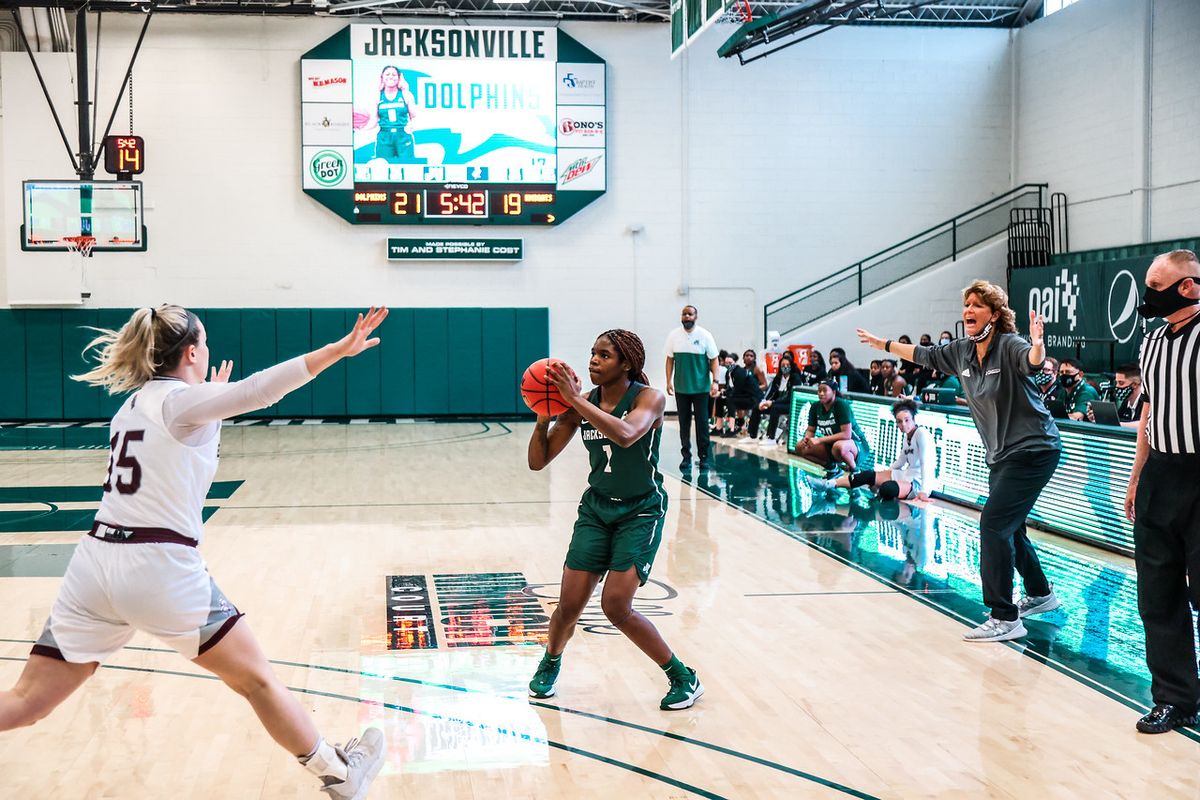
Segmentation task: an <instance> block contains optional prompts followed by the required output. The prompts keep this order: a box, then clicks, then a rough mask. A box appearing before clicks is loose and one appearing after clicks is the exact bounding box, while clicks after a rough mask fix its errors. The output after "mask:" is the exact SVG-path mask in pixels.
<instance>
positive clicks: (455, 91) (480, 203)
mask: <svg viewBox="0 0 1200 800" xmlns="http://www.w3.org/2000/svg"><path fill="white" fill-rule="evenodd" d="M605 77H606V76H605V63H604V61H603V59H601V58H600V57H599V56H597V55H596V54H595V53H593V52H592V51H591V50H588V49H587V48H586V47H584V46H583V45H581V44H580V43H579V42H577V41H576V40H575V39H573V38H572V37H570V36H568V35H567V34H565V33H563V32H562V31H560V30H558V29H556V28H535V27H494V28H485V27H476V26H472V27H469V28H466V27H443V26H437V25H422V24H396V25H358V24H355V25H348V26H347V27H346V28H344V29H342V30H341V31H339V32H338V33H336V34H334V35H333V36H332V37H330V38H329V39H327V40H326V41H324V42H322V43H321V44H319V45H317V46H316V47H314V48H313V49H312V50H310V51H309V52H307V53H305V54H304V56H303V58H302V59H301V62H300V82H301V93H300V100H301V129H302V142H301V144H302V147H301V151H302V159H301V168H302V185H303V189H304V192H305V193H306V194H308V195H309V196H310V197H312V198H313V199H314V200H316V201H317V202H319V203H321V204H322V205H324V206H326V207H327V208H329V209H331V210H332V211H334V212H335V213H337V214H338V215H339V216H341V217H342V218H344V219H346V220H347V221H348V222H351V223H355V224H386V225H554V224H557V223H560V222H562V221H563V220H565V219H567V218H568V217H570V216H571V215H572V214H574V213H576V212H577V211H579V210H580V209H582V208H583V207H584V206H586V205H588V204H589V203H591V202H593V201H594V200H596V199H597V198H599V197H600V196H602V195H603V194H604V192H605V190H606V188H607V159H606V155H607V130H606V123H607V119H606V108H605V99H606V96H605Z"/></svg>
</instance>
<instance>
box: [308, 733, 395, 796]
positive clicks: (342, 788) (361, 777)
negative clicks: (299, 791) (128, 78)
mask: <svg viewBox="0 0 1200 800" xmlns="http://www.w3.org/2000/svg"><path fill="white" fill-rule="evenodd" d="M333 749H334V750H335V751H337V754H338V756H339V757H340V758H341V759H342V761H343V762H345V764H346V779H345V780H339V779H337V778H335V777H333V776H331V775H323V776H321V780H322V781H323V782H324V784H325V785H324V786H322V787H321V791H322V792H325V793H326V794H327V795H329V796H330V797H332V798H335V800H366V797H367V789H369V788H370V786H371V781H373V780H375V776H376V775H378V774H379V770H380V768H381V767H383V761H384V758H383V756H384V751H385V749H386V747H385V744H384V739H383V731H381V730H379V728H367V729H366V730H365V731H363V735H362V736H361V737H360V738H358V739H351V740H350V741H348V742H346V744H345V746H343V747H339V746H338V745H334V747H333Z"/></svg>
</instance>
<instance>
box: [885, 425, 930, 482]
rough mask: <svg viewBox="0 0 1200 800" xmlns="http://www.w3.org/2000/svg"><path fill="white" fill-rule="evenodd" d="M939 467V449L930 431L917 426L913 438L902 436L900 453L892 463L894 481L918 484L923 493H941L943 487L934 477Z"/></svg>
mask: <svg viewBox="0 0 1200 800" xmlns="http://www.w3.org/2000/svg"><path fill="white" fill-rule="evenodd" d="M936 467H937V448H936V447H935V446H934V443H933V436H932V435H931V434H930V433H929V431H927V430H925V429H924V428H922V427H920V426H919V425H918V426H917V429H916V430H915V431H913V434H912V436H911V437H909V436H901V442H900V452H899V454H897V456H896V460H895V461H893V462H892V477H893V479H894V480H905V481H908V482H910V483H913V482H917V483H919V484H920V486H921V491H923V492H926V493H929V492H935V491H939V490H940V489H941V485H940V483H939V482H938V480H937V479H936V478H935V477H934V473H935V469H936Z"/></svg>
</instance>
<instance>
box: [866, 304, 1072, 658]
mask: <svg viewBox="0 0 1200 800" xmlns="http://www.w3.org/2000/svg"><path fill="white" fill-rule="evenodd" d="M962 318H963V325H964V326H965V329H966V333H967V336H966V338H963V339H956V340H954V341H952V342H950V344H946V345H939V346H937V347H914V346H913V345H911V344H900V343H898V342H893V341H892V340H891V339H887V340H884V339H880V338H879V337H877V336H873V335H871V334H870V333H867V332H866V331H864V330H862V329H861V328H860V329H859V331H858V338H859V339H860V340H861V341H863V342H865V343H866V344H869V345H871V346H872V347H875V348H878V349H880V350H886V351H887V352H889V353H894V354H895V355H898V356H900V357H901V358H903V359H905V360H907V361H913V362H916V363H917V364H920V365H921V366H923V367H931V368H933V369H936V370H937V371H938V372H942V373H945V374H947V375H956V376H958V379H959V381H961V383H962V388H963V394H964V395H965V396H966V399H967V405H968V406H970V408H971V416H972V417H973V418H974V419H975V427H976V429H977V430H978V431H979V438H980V439H982V440H983V446H984V449H985V450H986V451H987V462H988V467H989V468H990V472H989V474H988V499H987V502H986V503H984V506H983V513H982V514H980V515H979V573H980V578H981V579H982V581H983V602H984V604H985V605H987V606H988V607H989V608H991V610H992V612H991V615H990V616H989V617H988V619H987V621H986V622H984V623H983V624H982V625H980V626H979V627H978V628H975V629H973V630H970V631H968V632H967V633H966V634H964V636H963V638H964V639H966V640H967V641H972V642H1002V641H1006V640H1009V639H1019V638H1021V637H1022V636H1024V635H1025V634H1026V630H1025V625H1024V623H1022V622H1021V618H1022V617H1027V616H1029V615H1031V614H1041V613H1043V612H1045V611H1052V610H1054V609H1056V608H1058V606H1059V601H1058V598H1057V597H1056V596H1055V595H1054V590H1053V587H1051V585H1050V582H1049V581H1048V580H1047V579H1046V573H1045V572H1043V571H1042V565H1041V563H1040V562H1039V561H1038V556H1037V550H1035V549H1034V546H1033V542H1031V541H1030V540H1029V536H1028V535H1027V534H1026V533H1025V518H1026V517H1027V516H1028V515H1029V512H1030V511H1031V510H1032V509H1033V504H1034V503H1035V502H1036V501H1037V499H1038V495H1040V494H1041V493H1042V490H1043V489H1044V488H1046V484H1047V483H1049V482H1050V478H1051V477H1052V476H1053V475H1054V470H1055V469H1056V468H1057V467H1058V461H1059V457H1060V456H1061V454H1062V442H1061V440H1060V439H1059V435H1058V428H1057V427H1056V426H1055V424H1054V420H1053V419H1052V418H1051V416H1050V412H1049V411H1047V410H1046V406H1045V404H1043V403H1042V395H1041V393H1040V392H1039V391H1038V388H1037V386H1036V385H1034V383H1033V380H1032V376H1033V374H1034V373H1036V372H1037V371H1039V370H1040V369H1041V367H1042V362H1043V361H1044V360H1045V357H1046V354H1045V347H1044V343H1043V337H1042V329H1043V320H1042V319H1041V317H1040V316H1038V315H1036V314H1030V316H1029V333H1030V338H1031V339H1032V343H1030V342H1027V341H1025V339H1023V338H1021V337H1020V336H1019V335H1017V326H1016V319H1015V315H1014V314H1013V310H1012V309H1011V308H1009V307H1008V295H1007V294H1005V292H1004V290H1003V289H1001V288H1000V287H999V286H995V285H994V284H991V283H988V282H987V281H975V282H974V283H972V284H971V285H970V286H968V287H967V288H966V289H964V290H963V314H962ZM1014 566H1015V567H1016V569H1017V572H1019V573H1020V575H1021V579H1022V580H1023V581H1024V583H1025V596H1024V597H1022V598H1021V600H1020V602H1018V603H1014V602H1013V599H1012V596H1013V567H1014Z"/></svg>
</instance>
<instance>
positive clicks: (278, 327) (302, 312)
mask: <svg viewBox="0 0 1200 800" xmlns="http://www.w3.org/2000/svg"><path fill="white" fill-rule="evenodd" d="M310 350H312V313H311V312H310V311H309V310H308V309H307V308H281V309H279V310H278V311H276V312H275V351H276V353H275V355H276V357H277V358H279V359H280V360H283V359H288V358H295V357H296V356H298V355H302V354H304V353H307V352H308V351H310ZM276 409H277V411H278V413H279V416H281V417H308V416H312V410H313V400H312V384H311V383H309V384H305V385H304V386H301V387H300V388H299V389H297V390H296V391H294V392H290V393H288V395H287V396H286V397H284V398H283V399H282V400H280V401H279V405H278V406H277V407H276Z"/></svg>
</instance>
